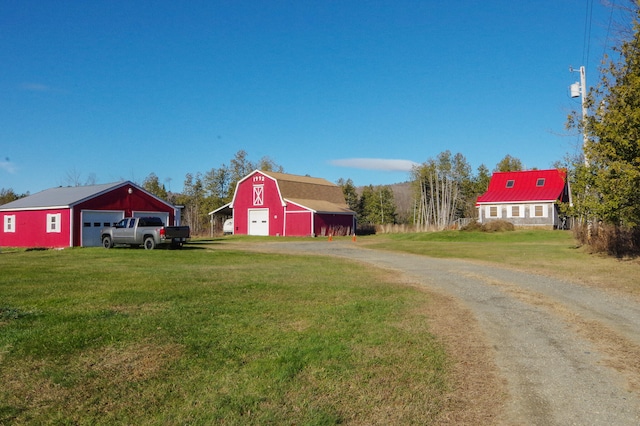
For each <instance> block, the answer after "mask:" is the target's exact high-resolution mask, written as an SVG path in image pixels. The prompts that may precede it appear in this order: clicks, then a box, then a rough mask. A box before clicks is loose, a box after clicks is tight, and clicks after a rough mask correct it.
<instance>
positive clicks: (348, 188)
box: [337, 178, 360, 212]
mask: <svg viewBox="0 0 640 426" xmlns="http://www.w3.org/2000/svg"><path fill="white" fill-rule="evenodd" d="M337 184H338V186H339V187H341V188H342V193H343V194H344V199H345V201H346V203H347V205H348V206H349V208H350V209H351V210H353V211H354V212H357V211H358V203H359V201H360V200H359V197H358V192H357V191H356V187H355V185H354V184H353V181H352V180H351V179H347V180H346V181H345V180H344V179H342V178H340V179H338V182H337Z"/></svg>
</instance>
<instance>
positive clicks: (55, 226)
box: [47, 213, 61, 232]
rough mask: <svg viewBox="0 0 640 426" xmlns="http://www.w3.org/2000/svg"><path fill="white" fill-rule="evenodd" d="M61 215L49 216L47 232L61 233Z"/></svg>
mask: <svg viewBox="0 0 640 426" xmlns="http://www.w3.org/2000/svg"><path fill="white" fill-rule="evenodd" d="M60 218H61V215H60V213H54V214H47V232H60Z"/></svg>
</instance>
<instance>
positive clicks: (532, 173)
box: [476, 169, 568, 205]
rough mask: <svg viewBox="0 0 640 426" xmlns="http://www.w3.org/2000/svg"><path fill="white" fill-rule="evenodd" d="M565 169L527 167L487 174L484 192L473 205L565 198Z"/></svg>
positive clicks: (566, 193) (563, 199)
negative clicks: (521, 169) (487, 178)
mask: <svg viewBox="0 0 640 426" xmlns="http://www.w3.org/2000/svg"><path fill="white" fill-rule="evenodd" d="M566 188H567V172H566V171H564V170H558V169H551V170H527V171H520V172H496V173H494V174H493V175H492V176H491V181H490V182H489V188H488V189H487V192H485V193H484V194H482V195H481V196H479V197H478V201H477V203H476V205H479V204H487V203H514V202H536V201H547V202H555V201H556V200H562V201H565V198H568V189H567V190H566V191H565V189H566Z"/></svg>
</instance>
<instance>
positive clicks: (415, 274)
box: [260, 241, 640, 425]
mask: <svg viewBox="0 0 640 426" xmlns="http://www.w3.org/2000/svg"><path fill="white" fill-rule="evenodd" d="M260 246H261V247H262V249H266V250H268V251H282V252H292V253H300V254H302V253H314V254H322V255H331V256H339V257H344V258H348V259H352V260H356V261H359V262H364V263H367V264H372V265H375V266H377V267H382V268H387V269H393V270H398V271H401V272H403V273H404V274H406V276H409V277H411V279H412V281H415V282H417V283H419V284H421V285H424V286H426V287H427V288H428V289H431V290H434V291H438V292H440V293H446V294H448V295H450V296H452V297H454V298H456V299H457V300H458V301H460V302H461V303H462V304H463V305H464V306H465V307H466V308H467V309H469V310H470V311H471V312H472V313H473V316H474V317H475V318H476V320H477V322H478V324H479V326H480V329H481V330H482V333H484V335H485V338H486V340H487V341H488V342H489V344H490V346H492V347H493V350H494V351H493V353H494V354H495V365H496V366H497V369H498V374H499V375H500V377H501V378H502V379H503V380H504V381H505V382H506V389H507V393H508V396H507V402H506V404H505V406H504V407H503V413H501V415H500V418H501V420H500V422H501V423H504V424H535V425H614V424H615V425H637V424H640V304H639V303H638V302H637V301H635V300H632V299H631V298H627V297H624V296H621V295H618V294H613V293H611V292H607V291H603V290H600V289H595V288H590V287H585V286H581V285H577V284H573V283H569V282H565V281H562V280H559V279H555V278H549V277H546V276H541V275H534V274H529V273H523V272H517V271H513V270H508V269H502V268H499V267H496V266H488V265H486V264H479V263H472V262H466V261H460V260H443V259H434V258H428V257H422V256H416V255H411V254H401V253H395V252H387V251H379V250H371V249H366V248H362V247H360V246H358V245H357V244H353V243H348V242H326V241H318V242H315V241H314V242H284V243H267V244H264V245H262V244H261V245H260Z"/></svg>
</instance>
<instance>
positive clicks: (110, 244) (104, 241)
mask: <svg viewBox="0 0 640 426" xmlns="http://www.w3.org/2000/svg"><path fill="white" fill-rule="evenodd" d="M102 247H104V248H106V249H110V248H111V247H113V241H111V237H110V236H108V235H105V236H104V237H102Z"/></svg>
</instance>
